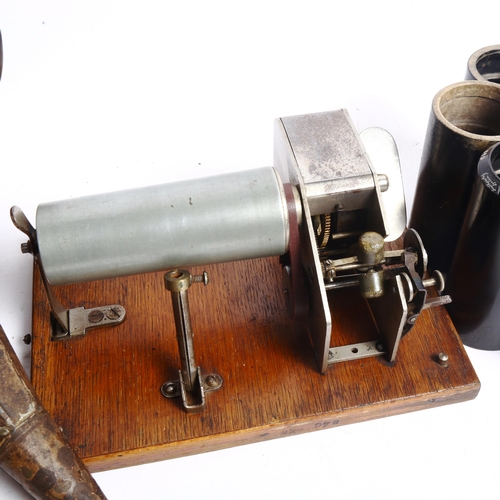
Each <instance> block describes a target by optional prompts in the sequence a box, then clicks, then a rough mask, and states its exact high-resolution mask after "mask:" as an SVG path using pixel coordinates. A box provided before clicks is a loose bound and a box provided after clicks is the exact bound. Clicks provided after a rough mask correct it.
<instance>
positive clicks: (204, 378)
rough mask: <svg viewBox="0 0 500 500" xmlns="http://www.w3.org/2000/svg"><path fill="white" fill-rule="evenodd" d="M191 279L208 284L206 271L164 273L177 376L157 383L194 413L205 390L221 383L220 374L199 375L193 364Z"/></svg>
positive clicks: (200, 408) (197, 410) (219, 385)
mask: <svg viewBox="0 0 500 500" xmlns="http://www.w3.org/2000/svg"><path fill="white" fill-rule="evenodd" d="M192 283H203V284H204V285H207V284H208V274H207V273H206V272H204V273H203V275H201V276H192V275H191V273H190V272H189V271H186V270H185V269H176V270H174V271H169V272H168V273H166V274H165V288H166V289H167V290H168V291H169V292H171V295H172V307H173V310H174V319H175V329H176V333H177V344H178V346H179V354H180V358H181V369H180V370H179V379H178V380H170V381H168V382H165V383H164V384H163V385H162V386H161V393H162V394H163V396H165V397H166V398H175V397H179V396H181V397H182V404H183V406H184V409H185V411H186V412H187V413H197V412H200V411H202V410H203V409H204V407H205V392H209V391H216V390H218V389H220V388H221V386H222V377H221V376H220V375H217V374H215V373H212V374H210V375H201V370H200V367H199V366H197V364H196V358H195V354H194V345H193V332H192V330H191V316H190V313H189V300H188V289H189V287H190V286H191V285H192Z"/></svg>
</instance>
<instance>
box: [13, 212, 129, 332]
mask: <svg viewBox="0 0 500 500" xmlns="http://www.w3.org/2000/svg"><path fill="white" fill-rule="evenodd" d="M10 217H11V219H12V222H13V223H14V225H15V226H16V227H17V229H19V230H20V231H22V232H23V233H24V234H25V235H26V236H28V238H29V240H28V242H27V243H24V244H22V245H21V251H22V252H23V253H31V254H33V258H34V260H35V264H36V265H37V266H38V269H39V270H40V276H41V279H42V282H43V286H44V288H45V293H46V294H47V299H48V301H49V305H50V323H51V330H52V331H51V336H50V338H51V340H62V339H69V338H74V337H82V336H84V335H86V333H87V330H88V329H90V328H98V327H101V326H112V325H117V324H119V323H121V322H122V321H123V320H124V319H125V308H124V307H122V306H120V305H117V304H113V305H107V306H101V307H97V308H93V309H85V308H84V307H77V308H75V309H66V308H65V307H64V306H63V305H62V304H61V302H60V301H59V299H58V298H57V296H56V294H55V293H54V288H53V287H52V285H51V284H50V283H49V282H48V280H47V278H46V276H45V272H44V270H43V265H42V261H41V259H40V254H39V252H38V243H37V237H36V229H35V228H34V227H33V226H32V224H31V223H30V221H29V220H28V218H27V217H26V215H25V214H24V212H23V211H22V210H21V209H20V208H19V207H16V206H14V207H12V208H11V209H10Z"/></svg>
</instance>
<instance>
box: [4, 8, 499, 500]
mask: <svg viewBox="0 0 500 500" xmlns="http://www.w3.org/2000/svg"><path fill="white" fill-rule="evenodd" d="M499 11H500V7H499V4H498V1H491V2H484V1H476V2H469V3H464V2H451V1H448V2H439V1H437V0H436V1H434V2H425V1H409V0H399V1H394V2H389V1H377V2H374V1H372V2H367V1H351V2H333V1H331V2H326V1H312V0H309V1H307V2H305V1H304V2H296V1H287V2H285V1H283V2H273V1H271V0H268V1H267V2H260V1H255V0H254V1H253V2H218V1H214V0H212V1H206V2H203V1H191V2H189V1H184V2H180V1H177V2H172V1H163V2H161V1H154V2H153V1H141V2H139V1H134V2H130V1H127V2H125V1H114V2H111V1H105V2H104V1H99V2H97V1H86V2H74V1H66V2H55V1H47V0H46V1H44V2H34V1H33V2H28V1H16V2H15V1H11V0H3V1H2V3H1V4H0V29H1V30H2V34H3V39H4V72H3V78H2V81H1V82H0V173H1V175H0V322H1V324H2V325H3V327H4V329H5V331H6V332H7V335H8V337H9V339H10V340H11V342H12V343H13V345H14V346H15V348H16V350H17V352H18V353H19V355H20V357H21V358H22V361H23V363H24V364H25V366H28V365H29V360H28V357H29V354H28V348H27V347H26V346H24V344H23V343H22V338H23V336H24V335H25V334H27V333H29V332H30V330H31V326H30V325H31V270H32V268H31V258H30V256H27V255H22V254H21V253H20V251H19V245H20V243H22V242H23V241H24V240H25V237H24V236H23V235H22V234H21V233H20V232H19V231H17V230H16V229H15V228H14V227H13V225H12V224H11V222H10V219H9V209H10V207H11V206H12V205H14V204H17V205H19V206H20V207H22V209H23V210H24V211H25V212H26V214H27V215H28V217H29V218H30V220H32V221H34V218H35V210H36V206H37V205H38V204H39V203H41V202H43V201H53V200H56V199H65V198H69V197H74V196H79V195H84V194H89V193H94V192H104V191H110V190H118V189H122V188H127V187H135V186H142V185H149V184H156V183H162V182H169V181H173V180H178V179H183V178H192V177H199V176H201V175H207V174H212V173H219V172H226V171H234V170H242V169H246V168H251V167H260V166H266V165H272V159H273V120H274V118H276V117H279V116H289V115H295V114H302V113H312V112H319V111H327V110H332V109H339V108H342V107H343V108H347V109H348V111H349V113H350V114H351V117H352V119H353V121H354V123H355V125H356V127H358V129H359V130H362V129H363V128H366V127H368V126H381V127H384V128H386V129H387V130H389V131H390V132H391V133H392V134H393V136H394V137H395V139H396V141H397V144H398V147H399V151H400V155H401V162H402V168H403V175H404V184H405V190H406V196H407V201H408V207H409V209H410V207H411V203H412V200H413V193H414V188H415V182H416V178H417V173H418V167H419V163H420V155H421V150H422V145H423V139H424V135H425V130H426V127H427V120H428V116H429V111H430V106H431V101H432V98H433V96H434V95H435V94H436V93H437V91H439V90H440V89H441V88H443V87H445V86H446V85H448V84H451V83H455V82H457V81H460V80H462V78H463V77H464V74H465V67H466V62H467V59H468V57H469V56H470V55H471V54H472V53H473V52H474V51H475V50H477V49H479V48H481V47H484V46H486V45H492V44H498V43H500V39H499V36H500V32H499V24H498V19H499ZM468 353H469V355H470V357H471V359H472V362H473V364H474V366H475V368H476V371H477V373H478V375H479V378H480V380H481V382H482V389H481V392H480V394H479V396H478V397H477V399H475V400H474V401H471V402H467V403H461V404H458V405H452V406H448V407H444V408H437V409H432V410H426V411H422V412H418V413H414V414H409V415H402V416H397V417H391V418H387V419H384V420H379V421H372V422H367V423H362V424H356V425H352V426H347V427H342V428H336V429H331V430H324V431H321V432H316V433H312V434H308V435H301V436H295V437H290V438H286V439H279V440H275V441H271V442H267V443H260V444H255V445H249V446H243V447H239V448H235V449H230V450H224V451H220V452H214V453H209V454H205V455H199V456H195V457H188V458H182V459H178V460H171V461H167V462H160V463H156V464H151V465H145V466H140V467H133V468H128V469H122V470H116V471H110V472H104V473H99V474H96V475H95V477H96V479H97V481H98V482H99V484H100V485H101V487H102V489H103V490H104V492H105V493H106V494H107V496H108V498H109V499H129V498H148V499H149V498H166V497H169V498H176V497H177V498H179V497H182V498H185V499H191V498H193V499H194V498H200V497H202V498H218V499H232V498H256V497H257V498H259V497H260V498H270V497H274V498H320V497H321V498H325V497H326V498H330V497H335V498H341V499H344V498H345V499H361V498H368V497H370V498H384V499H392V498H394V499H396V498H398V499H399V498H405V499H406V498H410V499H421V498H454V499H462V498H463V499H465V498H481V499H488V498H499V493H498V489H499V487H500V485H499V481H498V470H499V462H500V460H499V453H500V452H499V450H500V432H499V406H500V405H499V389H500V382H499V380H500V352H480V351H476V350H473V349H468ZM124 411H126V409H124ZM0 498H9V499H11V498H12V499H25V498H29V497H28V495H27V494H26V493H24V491H22V490H20V488H19V487H18V486H17V484H16V483H14V482H13V481H12V480H11V479H10V478H9V477H8V476H7V475H5V474H4V473H2V472H0Z"/></svg>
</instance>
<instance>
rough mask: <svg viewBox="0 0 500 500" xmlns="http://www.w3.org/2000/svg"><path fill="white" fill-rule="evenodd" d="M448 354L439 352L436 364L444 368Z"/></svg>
mask: <svg viewBox="0 0 500 500" xmlns="http://www.w3.org/2000/svg"><path fill="white" fill-rule="evenodd" d="M448 359H449V358H448V354H446V353H444V352H440V353H439V354H438V363H439V364H440V365H442V366H446V365H447V364H448Z"/></svg>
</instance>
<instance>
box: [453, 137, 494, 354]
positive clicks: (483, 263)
mask: <svg viewBox="0 0 500 500" xmlns="http://www.w3.org/2000/svg"><path fill="white" fill-rule="evenodd" d="M499 174H500V143H499V144H497V145H496V146H493V147H492V148H490V149H489V150H488V151H487V152H486V153H485V154H484V155H483V156H482V157H481V159H480V160H479V164H478V168H477V175H476V183H475V186H474V190H473V193H472V197H471V201H470V203H469V208H468V210H467V216H466V217H465V221H464V224H463V227H462V231H461V233H460V240H459V244H458V247H457V252H456V255H455V259H454V261H453V264H452V266H451V269H450V272H449V275H448V281H447V285H446V293H448V294H450V295H451V296H452V297H453V302H452V303H451V304H450V305H448V306H447V307H448V311H449V313H450V316H451V318H452V320H453V323H454V324H455V327H456V328H457V331H458V333H459V334H460V336H461V338H462V341H463V343H464V344H465V345H468V346H470V347H475V348H478V349H485V350H500V259H499V249H500V176H499Z"/></svg>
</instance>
